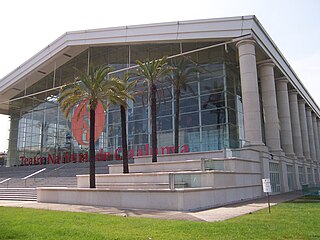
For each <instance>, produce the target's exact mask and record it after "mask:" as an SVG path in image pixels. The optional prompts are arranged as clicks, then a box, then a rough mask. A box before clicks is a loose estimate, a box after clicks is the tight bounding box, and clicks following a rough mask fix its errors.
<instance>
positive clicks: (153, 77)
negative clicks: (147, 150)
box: [134, 56, 170, 162]
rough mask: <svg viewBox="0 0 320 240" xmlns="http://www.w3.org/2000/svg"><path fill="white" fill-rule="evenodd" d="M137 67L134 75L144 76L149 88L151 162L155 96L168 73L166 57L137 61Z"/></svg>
mask: <svg viewBox="0 0 320 240" xmlns="http://www.w3.org/2000/svg"><path fill="white" fill-rule="evenodd" d="M137 64H138V65H139V68H138V69H137V71H136V72H135V73H134V75H136V76H138V77H140V78H144V83H145V84H146V85H147V86H148V87H149V88H150V101H151V126H152V131H151V141H152V162H157V97H158V98H160V93H161V91H160V89H161V85H162V84H163V82H162V81H161V80H162V78H164V77H165V76H167V75H168V73H169V72H170V69H169V68H168V65H167V57H166V56H164V57H162V58H161V59H156V60H152V61H150V60H148V59H147V60H146V61H145V62H141V61H139V60H138V61H137Z"/></svg>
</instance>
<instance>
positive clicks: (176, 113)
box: [174, 89, 180, 153]
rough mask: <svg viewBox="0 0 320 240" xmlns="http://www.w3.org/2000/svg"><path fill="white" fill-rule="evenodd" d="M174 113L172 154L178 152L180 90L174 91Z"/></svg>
mask: <svg viewBox="0 0 320 240" xmlns="http://www.w3.org/2000/svg"><path fill="white" fill-rule="evenodd" d="M175 110H176V112H175V118H174V152H175V153H178V152H179V122H180V89H176V109H175Z"/></svg>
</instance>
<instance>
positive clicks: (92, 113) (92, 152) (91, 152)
mask: <svg viewBox="0 0 320 240" xmlns="http://www.w3.org/2000/svg"><path fill="white" fill-rule="evenodd" d="M95 113H96V111H95V109H92V108H90V143H89V159H90V162H89V164H90V188H95V187H96V178H95V177H96V166H95V163H96V159H95V146H94V130H95V121H96V114H95Z"/></svg>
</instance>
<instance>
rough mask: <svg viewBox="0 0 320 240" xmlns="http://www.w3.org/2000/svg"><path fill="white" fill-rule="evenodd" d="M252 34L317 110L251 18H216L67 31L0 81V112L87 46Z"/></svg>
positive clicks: (288, 66) (295, 77)
mask: <svg viewBox="0 0 320 240" xmlns="http://www.w3.org/2000/svg"><path fill="white" fill-rule="evenodd" d="M244 35H252V37H253V38H254V39H255V40H256V41H257V43H258V46H259V47H260V48H261V49H262V50H263V51H264V53H265V54H266V55H267V56H268V57H269V58H271V59H272V60H273V61H274V63H275V64H276V66H277V68H278V69H279V70H280V71H281V72H282V74H283V75H284V76H286V77H287V78H288V80H289V82H290V83H291V84H292V86H294V87H295V88H296V89H297V91H298V92H299V94H300V95H301V96H302V97H303V98H304V99H305V100H306V102H307V103H308V105H309V106H311V107H312V109H313V110H314V112H316V113H317V115H318V116H320V110H319V107H318V106H317V104H316V103H315V102H314V100H313V99H312V97H311V96H310V94H309V93H308V91H307V90H306V88H305V87H304V85H303V84H302V83H301V81H300V80H299V78H298V77H297V75H296V74H295V72H294V71H293V69H292V68H291V67H290V65H289V64H288V62H287V61H286V59H285V58H284V57H283V55H282V54H281V52H280V50H279V49H278V48H277V47H276V45H275V44H274V42H273V41H272V39H271V38H270V36H269V35H268V34H267V32H266V31H265V30H264V28H263V27H262V25H261V24H260V22H259V21H258V19H257V18H256V17H255V16H241V17H231V18H216V19H204V20H192V21H180V22H168V23H157V24H144V25H134V26H124V27H115V28H105V29H93V30H83V31H73V32H67V33H65V34H64V35H62V36H61V37H59V38H58V39H56V40H55V41H54V42H52V43H51V44H49V45H48V46H47V47H46V48H44V49H43V50H41V51H40V52H38V53H37V54H36V55H34V56H33V57H31V58H30V59H28V60H27V61H26V62H24V63H23V64H21V65H20V66H19V67H18V68H16V69H15V70H13V71H12V72H10V73H9V74H8V75H6V76H5V77H4V78H2V79H1V80H0V113H2V114H8V113H9V104H8V103H7V102H6V101H8V100H10V99H12V98H13V97H14V96H16V95H17V94H18V93H20V92H22V91H24V89H25V87H26V86H27V87H28V86H31V85H32V84H34V83H36V82H37V81H39V80H40V79H41V78H43V77H44V76H46V75H47V74H49V73H51V72H52V71H53V70H54V67H56V68H58V67H60V66H62V65H63V64H65V63H66V62H67V61H69V60H70V59H71V58H73V57H75V56H77V55H78V54H80V53H81V52H83V51H85V50H86V49H88V48H89V47H93V46H108V45H131V44H138V43H164V42H177V41H178V42H185V41H192V40H198V41H228V40H231V39H234V38H238V37H241V36H244Z"/></svg>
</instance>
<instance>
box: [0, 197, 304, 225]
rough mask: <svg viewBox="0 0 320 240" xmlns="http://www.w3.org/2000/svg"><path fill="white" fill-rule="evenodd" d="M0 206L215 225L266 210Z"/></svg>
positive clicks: (263, 202) (241, 206) (243, 206)
mask: <svg viewBox="0 0 320 240" xmlns="http://www.w3.org/2000/svg"><path fill="white" fill-rule="evenodd" d="M300 196H302V193H301V191H296V192H290V193H284V194H279V195H275V196H271V197H270V202H271V205H275V204H278V203H281V202H286V201H290V200H293V199H296V198H298V197H300ZM0 206H4V207H24V208H35V209H46V210H57V211H69V212H90V213H100V214H112V215H118V216H123V217H146V218H160V219H175V220H188V221H206V222H215V221H223V220H226V219H229V218H234V217H238V216H241V215H245V214H249V213H251V212H255V211H258V210H260V209H263V208H267V207H268V204H267V198H261V199H256V200H250V201H246V202H241V203H237V204H230V205H227V206H224V207H217V208H213V209H209V210H203V211H196V212H179V211H155V210H144V209H118V208H111V207H94V206H81V205H69V204H53V203H37V202H27V201H0Z"/></svg>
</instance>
